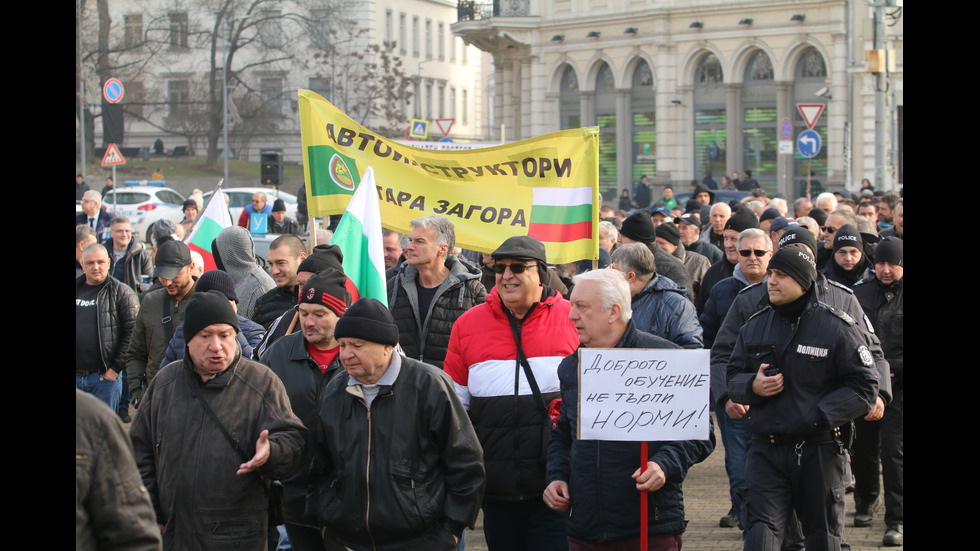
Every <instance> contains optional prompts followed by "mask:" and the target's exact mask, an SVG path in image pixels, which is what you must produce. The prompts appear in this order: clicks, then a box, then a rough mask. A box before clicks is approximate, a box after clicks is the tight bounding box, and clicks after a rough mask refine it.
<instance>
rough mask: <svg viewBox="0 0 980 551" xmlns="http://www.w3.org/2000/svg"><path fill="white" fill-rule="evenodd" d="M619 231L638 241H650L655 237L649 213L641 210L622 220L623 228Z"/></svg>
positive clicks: (655, 233)
mask: <svg viewBox="0 0 980 551" xmlns="http://www.w3.org/2000/svg"><path fill="white" fill-rule="evenodd" d="M619 233H621V234H623V235H625V236H626V237H629V238H630V239H632V240H633V241H638V242H640V243H650V242H652V241H654V240H656V238H657V232H656V231H655V230H654V227H653V220H652V219H651V218H650V215H649V214H647V213H646V212H645V211H642V210H641V211H638V212H634V213H633V214H631V215H630V216H629V218H627V219H626V220H623V229H621V230H619Z"/></svg>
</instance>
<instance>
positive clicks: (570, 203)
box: [527, 187, 595, 243]
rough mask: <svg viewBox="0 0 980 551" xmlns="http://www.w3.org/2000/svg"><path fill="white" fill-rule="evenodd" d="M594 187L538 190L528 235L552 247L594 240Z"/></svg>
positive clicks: (532, 205) (532, 207)
mask: <svg viewBox="0 0 980 551" xmlns="http://www.w3.org/2000/svg"><path fill="white" fill-rule="evenodd" d="M592 196H593V190H592V188H591V187H577V188H548V187H544V188H542V187H536V188H534V198H533V199H532V200H531V219H530V225H529V226H528V228H527V234H528V235H529V236H531V237H534V238H535V239H537V240H539V241H542V242H545V243H548V242H552V243H568V242H570V241H576V240H578V239H590V238H591V237H592V213H593V212H594V211H595V209H594V207H593V205H592Z"/></svg>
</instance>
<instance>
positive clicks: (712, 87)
mask: <svg viewBox="0 0 980 551" xmlns="http://www.w3.org/2000/svg"><path fill="white" fill-rule="evenodd" d="M723 82H724V74H723V73H722V69H721V63H720V62H719V61H718V58H717V57H715V54H712V53H706V54H704V56H702V57H701V61H700V62H699V63H698V68H697V70H696V71H695V74H694V176H693V177H695V178H698V179H700V178H701V177H702V176H703V175H704V174H707V173H711V174H724V173H725V164H726V155H725V153H726V151H728V142H727V140H726V134H725V132H726V127H727V121H728V119H727V117H728V113H727V111H726V105H725V88H724V86H722V84H723Z"/></svg>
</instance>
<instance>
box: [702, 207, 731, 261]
mask: <svg viewBox="0 0 980 551" xmlns="http://www.w3.org/2000/svg"><path fill="white" fill-rule="evenodd" d="M731 217H732V207H729V206H728V204H726V203H715V204H714V205H712V206H711V230H710V231H708V232H707V233H708V243H711V244H712V245H714V246H715V247H718V250H721V251H723V250H725V222H728V219H729V218H731Z"/></svg>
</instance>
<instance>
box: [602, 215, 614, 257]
mask: <svg viewBox="0 0 980 551" xmlns="http://www.w3.org/2000/svg"><path fill="white" fill-rule="evenodd" d="M618 238H619V230H617V229H616V226H614V225H613V223H612V222H607V221H606V220H603V221H602V222H599V246H600V247H602V248H603V249H606V250H607V251H609V252H610V253H612V252H613V249H615V248H616V240H617V239H618Z"/></svg>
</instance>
